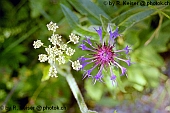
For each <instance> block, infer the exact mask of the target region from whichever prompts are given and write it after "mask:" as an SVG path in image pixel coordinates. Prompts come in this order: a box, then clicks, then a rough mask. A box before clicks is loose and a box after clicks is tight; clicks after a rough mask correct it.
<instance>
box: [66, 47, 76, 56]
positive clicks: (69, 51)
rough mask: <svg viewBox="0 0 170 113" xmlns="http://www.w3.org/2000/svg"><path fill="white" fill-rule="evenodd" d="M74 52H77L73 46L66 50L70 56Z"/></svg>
mask: <svg viewBox="0 0 170 113" xmlns="http://www.w3.org/2000/svg"><path fill="white" fill-rule="evenodd" d="M74 52H75V50H74V49H72V48H71V47H69V48H67V50H66V54H67V55H68V56H72V55H73V54H74Z"/></svg>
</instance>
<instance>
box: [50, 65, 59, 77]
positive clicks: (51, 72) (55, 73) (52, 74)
mask: <svg viewBox="0 0 170 113" xmlns="http://www.w3.org/2000/svg"><path fill="white" fill-rule="evenodd" d="M48 75H49V76H50V77H58V76H57V69H56V68H55V67H54V66H51V67H50V69H49V73H48Z"/></svg>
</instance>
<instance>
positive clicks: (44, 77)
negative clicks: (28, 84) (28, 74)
mask: <svg viewBox="0 0 170 113" xmlns="http://www.w3.org/2000/svg"><path fill="white" fill-rule="evenodd" d="M49 69H50V65H49V66H46V67H45V68H44V70H43V77H42V79H41V81H42V82H43V81H46V80H48V79H49V78H50V77H49V75H48V73H49Z"/></svg>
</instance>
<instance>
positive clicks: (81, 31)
mask: <svg viewBox="0 0 170 113" xmlns="http://www.w3.org/2000/svg"><path fill="white" fill-rule="evenodd" d="M61 7H62V10H63V12H64V15H65V17H66V19H67V21H68V23H69V25H70V27H72V29H74V32H75V33H77V34H78V35H80V36H82V37H84V36H91V39H92V40H98V39H99V37H98V35H97V33H96V32H95V31H94V32H92V31H91V30H88V29H87V28H84V27H82V26H80V25H79V24H78V17H77V16H76V15H75V14H74V13H73V12H72V11H71V10H70V9H69V8H67V7H66V6H64V5H63V4H61Z"/></svg>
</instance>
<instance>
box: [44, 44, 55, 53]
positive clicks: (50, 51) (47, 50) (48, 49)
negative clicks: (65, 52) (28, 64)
mask: <svg viewBox="0 0 170 113" xmlns="http://www.w3.org/2000/svg"><path fill="white" fill-rule="evenodd" d="M45 51H46V52H47V54H48V55H50V54H51V53H53V49H52V47H51V45H49V46H48V48H45Z"/></svg>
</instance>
